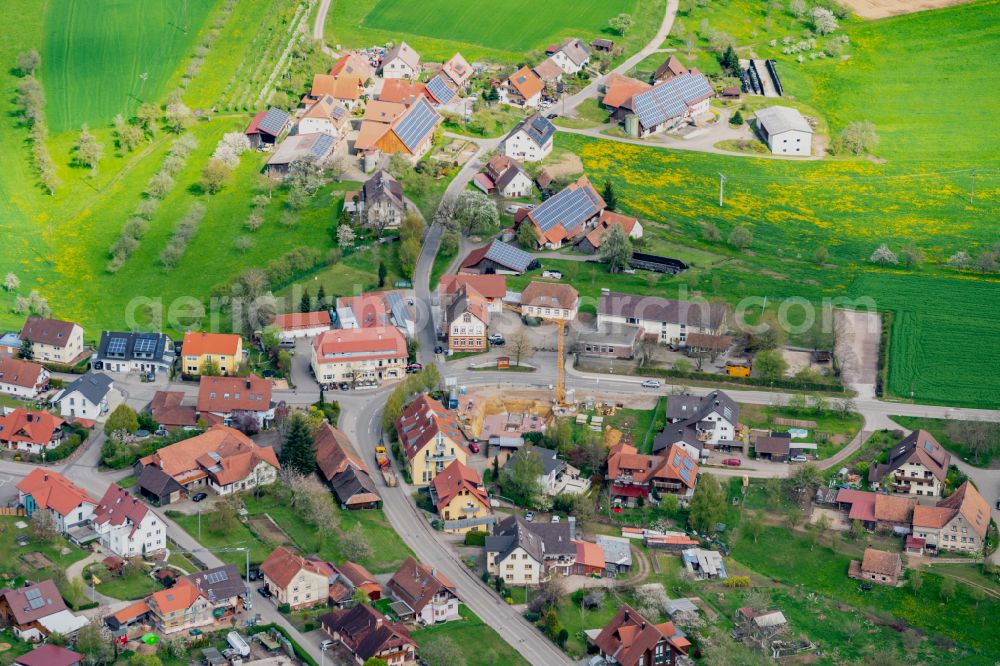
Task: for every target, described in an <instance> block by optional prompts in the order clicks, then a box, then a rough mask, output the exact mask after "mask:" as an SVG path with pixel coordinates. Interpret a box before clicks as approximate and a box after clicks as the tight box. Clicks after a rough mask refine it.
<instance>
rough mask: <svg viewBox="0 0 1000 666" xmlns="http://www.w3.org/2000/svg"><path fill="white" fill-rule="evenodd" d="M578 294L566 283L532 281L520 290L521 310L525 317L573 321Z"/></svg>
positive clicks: (577, 305) (578, 298) (577, 306)
mask: <svg viewBox="0 0 1000 666" xmlns="http://www.w3.org/2000/svg"><path fill="white" fill-rule="evenodd" d="M579 306H580V294H579V293H578V292H577V291H576V289H574V288H573V287H572V286H570V285H568V284H558V283H554V282H538V281H532V282H530V283H528V286H527V287H525V288H524V291H522V292H521V312H522V313H523V314H524V315H525V316H527V317H539V318H541V319H551V320H562V321H573V320H574V319H576V313H577V309H578V308H579Z"/></svg>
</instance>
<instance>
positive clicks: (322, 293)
mask: <svg viewBox="0 0 1000 666" xmlns="http://www.w3.org/2000/svg"><path fill="white" fill-rule="evenodd" d="M328 305H329V303H327V302H326V289H325V288H323V285H320V286H319V290H318V291H317V292H316V309H317V310H326V308H327V306H328Z"/></svg>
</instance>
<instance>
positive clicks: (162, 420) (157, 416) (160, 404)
mask: <svg viewBox="0 0 1000 666" xmlns="http://www.w3.org/2000/svg"><path fill="white" fill-rule="evenodd" d="M183 402H184V392H183V391H157V392H156V393H154V394H153V399H152V400H151V401H150V403H149V413H150V415H151V416H152V417H153V420H154V421H156V422H157V423H159V424H160V425H161V426H162V427H164V428H166V429H167V430H176V429H177V428H192V427H194V426H197V425H198V409H197V408H196V407H195V406H194V405H184V404H182V403H183Z"/></svg>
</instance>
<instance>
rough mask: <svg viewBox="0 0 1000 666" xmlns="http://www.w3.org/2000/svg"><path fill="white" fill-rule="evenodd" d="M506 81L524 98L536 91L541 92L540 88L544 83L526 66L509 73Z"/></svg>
mask: <svg viewBox="0 0 1000 666" xmlns="http://www.w3.org/2000/svg"><path fill="white" fill-rule="evenodd" d="M508 81H509V82H510V85H511V86H512V87H513V88H514V89H515V90H517V92H518V93H519V94H520V95H521V97H523V98H524V99H531V98H532V97H534V96H535V95H537V94H538V93H540V92H542V88H544V87H545V84H544V83H542V80H541V79H540V78H538V75H537V74H535V73H534V72H533V71H531V68H530V67H527V66H525V67H522V68H521V69H519V70H517V71H516V72H514V73H513V74H511V75H510V78H509V79H508Z"/></svg>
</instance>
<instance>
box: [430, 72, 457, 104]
mask: <svg viewBox="0 0 1000 666" xmlns="http://www.w3.org/2000/svg"><path fill="white" fill-rule="evenodd" d="M427 90H428V92H430V94H431V95H433V96H434V99H436V100H437V101H439V102H441V103H442V104H447V103H448V102H450V101H451V100H452V98H454V97H455V91H454V90H452V89H451V88H450V87H449V86H448V84H447V83H445V80H444V77H442V76H441V75H440V74H438V75H437V76H435V77H434V78H433V79H431V80H430V81H429V82H428V83H427Z"/></svg>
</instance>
